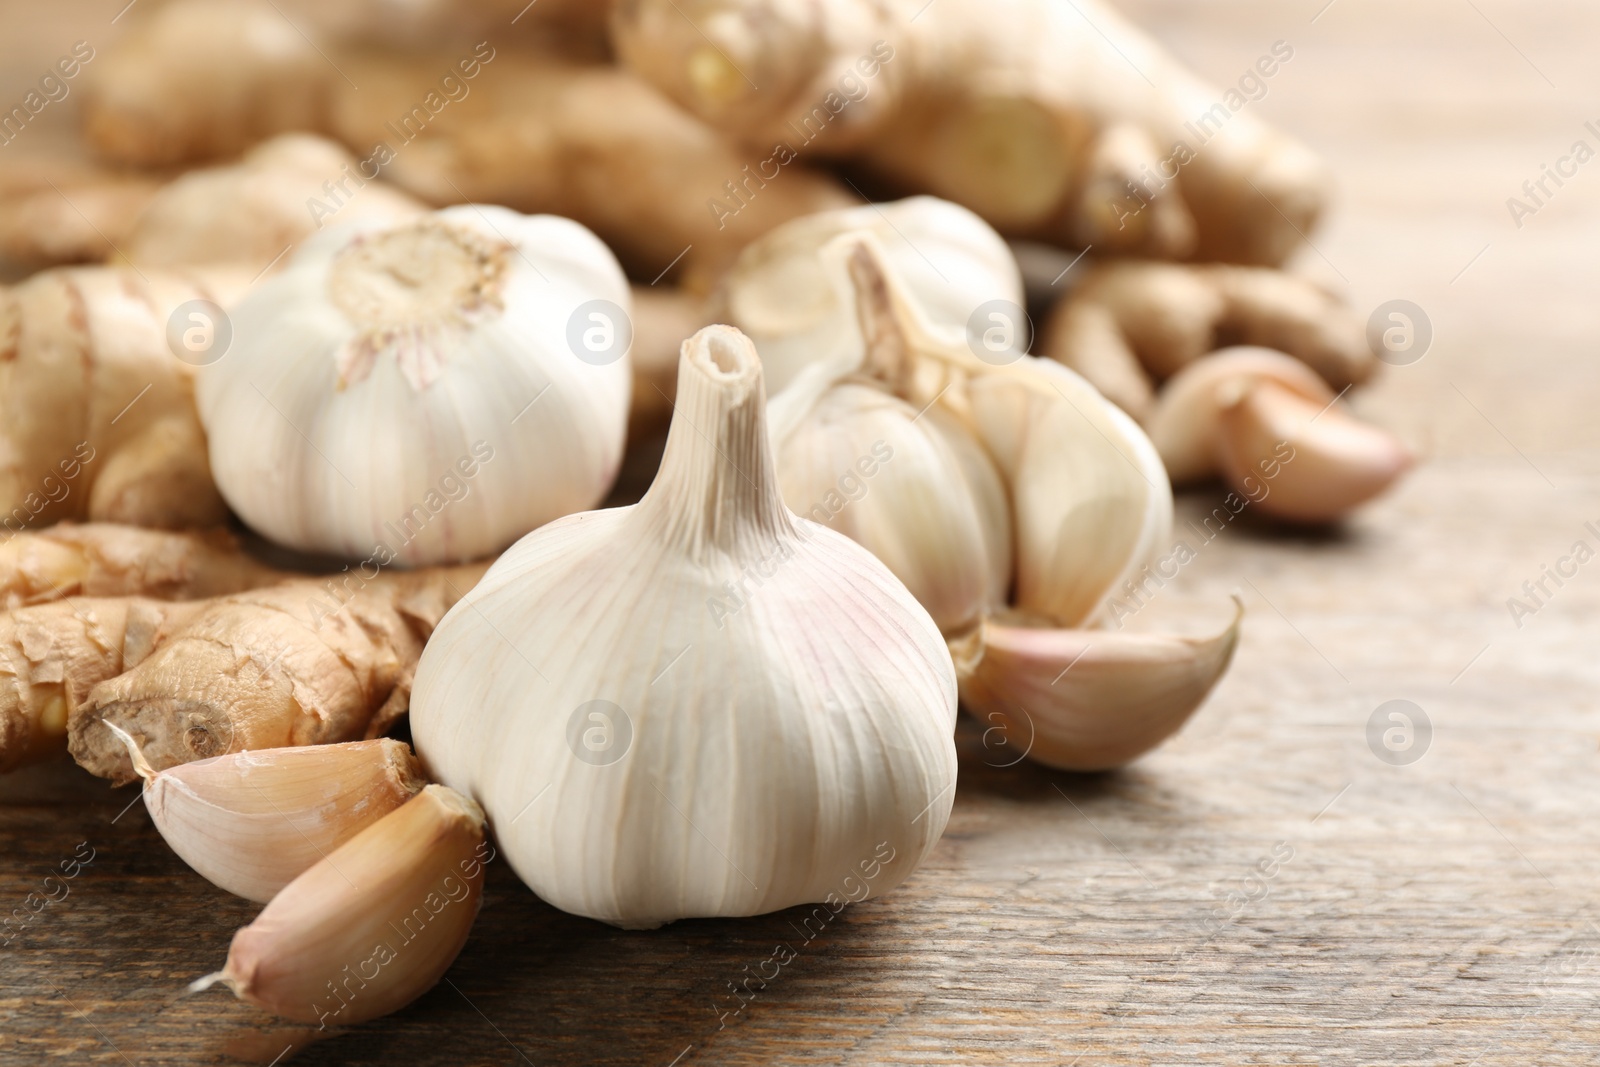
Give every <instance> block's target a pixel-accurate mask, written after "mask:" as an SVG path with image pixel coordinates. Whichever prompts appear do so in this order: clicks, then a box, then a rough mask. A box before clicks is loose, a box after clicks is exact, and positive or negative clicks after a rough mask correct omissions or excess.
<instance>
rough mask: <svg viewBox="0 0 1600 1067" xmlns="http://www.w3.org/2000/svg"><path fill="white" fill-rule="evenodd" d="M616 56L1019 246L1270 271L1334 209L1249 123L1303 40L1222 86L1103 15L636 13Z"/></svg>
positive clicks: (989, 5) (1020, 3)
mask: <svg viewBox="0 0 1600 1067" xmlns="http://www.w3.org/2000/svg"><path fill="white" fill-rule="evenodd" d="M613 41H614V43H615V45H616V48H617V52H618V55H619V56H620V57H621V58H622V60H623V61H624V62H625V63H626V64H627V65H628V66H630V67H631V68H633V69H634V70H636V71H638V72H639V73H640V74H641V75H642V76H644V77H645V78H646V79H648V80H649V81H650V82H651V83H652V84H654V85H655V86H657V87H658V88H660V89H661V90H662V91H663V92H665V93H666V94H667V95H668V96H670V97H672V99H674V100H676V101H677V102H678V103H680V104H682V105H683V106H684V107H686V108H688V109H689V110H691V111H693V112H694V113H695V114H697V115H699V116H701V117H702V118H704V119H705V120H707V121H708V122H710V123H711V124H712V125H714V126H716V127H717V128H718V129H720V130H723V131H725V132H727V133H729V134H731V135H733V136H734V137H736V138H737V139H739V140H740V141H742V142H743V143H745V144H749V145H751V146H752V147H761V148H769V147H770V146H771V145H772V144H773V143H774V142H784V143H787V144H788V145H790V146H791V147H792V148H794V149H796V150H800V151H802V152H803V153H805V154H806V155H811V156H826V157H829V158H833V159H843V160H851V161H856V162H859V163H860V164H861V165H862V166H864V167H865V168H866V169H868V170H870V171H873V172H875V173H876V174H877V176H879V177H880V179H882V180H884V181H886V182H888V183H890V184H892V185H893V186H895V187H896V191H897V192H899V193H918V192H925V193H932V194H933V195H935V196H941V197H943V198H945V199H947V200H954V201H956V202H958V203H961V204H964V205H966V206H967V207H969V208H971V209H973V210H974V211H976V212H977V213H978V214H980V215H982V216H983V217H984V218H985V219H987V220H988V221H989V222H990V223H991V224H993V225H994V226H995V227H996V228H997V229H999V230H1001V231H1002V232H1004V233H1006V234H1008V235H1011V236H1015V237H1032V238H1036V239H1039V240H1046V241H1051V242H1054V243H1059V244H1068V245H1074V246H1077V247H1085V246H1093V247H1094V248H1095V249H1096V250H1097V251H1100V252H1119V253H1125V254H1138V255H1147V256H1155V257H1160V258H1168V259H1172V258H1197V259H1208V260H1210V259H1218V260H1226V261H1231V262H1239V263H1256V264H1274V265H1275V264H1278V263H1281V262H1282V261H1283V260H1284V259H1285V258H1286V257H1287V256H1288V255H1289V253H1290V252H1292V251H1293V250H1294V249H1295V248H1297V247H1298V246H1299V245H1300V243H1301V242H1302V240H1303V234H1304V233H1305V232H1308V231H1309V230H1310V228H1311V227H1312V225H1313V224H1314V223H1315V221H1316V219H1317V216H1318V215H1319V214H1320V212H1321V209H1322V206H1323V202H1324V200H1325V197H1326V185H1327V180H1326V174H1325V170H1324V167H1323V165H1322V164H1321V162H1320V161H1319V160H1318V159H1317V158H1316V157H1315V156H1314V155H1313V154H1312V153H1311V152H1310V151H1309V150H1308V149H1306V148H1305V147H1304V146H1302V145H1301V144H1299V143H1298V142H1296V141H1294V140H1292V139H1290V138H1289V137H1286V136H1284V135H1283V134H1280V133H1278V132H1277V131H1275V130H1273V129H1271V128H1270V127H1268V126H1267V125H1266V124H1265V123H1263V122H1261V121H1260V120H1259V119H1258V118H1256V116H1255V115H1254V114H1253V113H1252V112H1251V108H1250V100H1251V99H1252V98H1253V99H1259V98H1260V95H1261V94H1263V93H1264V92H1265V91H1266V89H1267V87H1268V86H1269V84H1270V82H1269V81H1268V80H1267V79H1270V78H1272V77H1274V76H1276V75H1278V73H1279V70H1280V68H1281V67H1282V65H1283V64H1284V63H1287V62H1289V61H1290V60H1292V59H1293V56H1294V49H1293V46H1292V45H1290V44H1288V43H1287V42H1283V41H1279V42H1276V43H1274V44H1272V45H1271V46H1269V47H1264V48H1263V49H1262V51H1261V55H1260V56H1259V57H1258V58H1257V59H1256V62H1255V63H1254V64H1252V65H1250V66H1249V67H1248V68H1247V69H1246V71H1245V72H1244V74H1242V75H1241V77H1240V80H1239V84H1238V86H1237V87H1228V88H1216V87H1213V86H1210V85H1207V84H1205V83H1204V82H1202V81H1201V80H1199V79H1198V78H1196V77H1195V76H1194V75H1192V74H1190V73H1189V72H1188V71H1187V70H1186V69H1184V68H1183V67H1182V66H1181V65H1180V64H1179V63H1177V62H1176V61H1174V60H1173V59H1172V58H1171V57H1170V56H1169V55H1167V53H1166V52H1165V51H1164V50H1163V49H1162V48H1161V47H1160V46H1159V45H1157V44H1156V43H1155V42H1154V41H1152V40H1151V39H1150V38H1149V37H1147V36H1146V35H1145V34H1143V33H1142V32H1140V31H1139V30H1138V29H1136V28H1135V27H1134V26H1133V25H1131V24H1130V23H1128V22H1127V21H1126V20H1125V19H1123V18H1121V17H1120V16H1118V15H1117V13H1116V12H1114V11H1112V10H1110V9H1109V8H1108V7H1106V6H1105V5H1104V4H1102V3H1100V2H1097V0H1072V2H1061V0H938V2H937V3H933V4H929V3H926V0H628V2H626V3H621V4H619V5H618V6H617V11H616V15H615V19H614V23H613ZM1246 92H1248V94H1249V96H1246V95H1245V94H1246Z"/></svg>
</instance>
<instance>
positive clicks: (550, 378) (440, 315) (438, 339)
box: [198, 206, 631, 565]
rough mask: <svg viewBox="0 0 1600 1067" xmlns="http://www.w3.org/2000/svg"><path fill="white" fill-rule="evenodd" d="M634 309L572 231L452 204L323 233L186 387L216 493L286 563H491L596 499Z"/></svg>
mask: <svg viewBox="0 0 1600 1067" xmlns="http://www.w3.org/2000/svg"><path fill="white" fill-rule="evenodd" d="M628 300H629V297H628V287H627V284H626V282H625V280H624V279H623V276H622V271H621V269H620V268H619V267H618V266H617V262H616V259H615V258H614V257H613V256H612V255H611V253H610V251H608V250H607V249H606V247H605V246H604V245H603V244H601V243H600V241H599V239H598V238H596V237H595V236H594V235H593V234H591V233H590V232H589V231H588V230H586V229H584V228H583V227H582V226H579V225H578V224H577V223H575V222H570V221H568V220H566V219H560V218H554V217H550V216H535V217H526V216H522V215H518V214H516V213H515V212H512V211H509V210H506V209H504V208H494V207H476V206H465V207H454V208H447V209H445V210H443V211H439V212H435V213H432V214H428V215H422V216H418V217H416V218H413V219H407V220H404V221H401V222H396V223H370V222H364V223H356V224H353V225H348V226H337V227H329V228H328V229H327V230H325V231H323V232H322V233H321V234H319V235H317V236H316V237H314V238H313V239H312V240H310V241H309V242H307V244H306V245H305V246H304V247H303V248H302V249H301V251H300V252H299V253H298V255H297V256H296V257H295V259H294V261H293V262H292V263H291V264H290V265H289V267H288V268H287V269H285V270H284V271H283V272H282V273H281V274H278V275H276V276H274V277H271V278H269V279H267V280H266V281H264V282H262V283H261V284H260V285H259V287H257V288H256V289H255V290H254V291H253V292H252V293H251V294H250V295H249V296H247V297H246V298H245V299H244V300H243V301H241V302H240V304H239V305H238V306H237V307H236V308H235V309H234V310H233V312H232V332H233V346H232V348H231V350H229V351H227V352H226V353H225V354H224V355H223V356H222V357H221V359H220V360H219V361H218V362H217V363H215V364H213V365H211V366H209V367H206V368H204V369H203V370H202V372H201V374H200V380H199V386H198V400H199V407H200V415H201V419H202V421H203V422H204V423H205V426H206V432H207V436H208V438H209V441H210V452H211V468H212V471H213V473H214V474H215V476H216V480H217V485H218V486H219V487H220V488H221V490H222V494H223V496H224V497H225V498H226V499H227V501H228V503H229V504H230V505H232V507H233V509H234V510H235V511H237V512H238V513H239V515H240V517H241V518H243V519H244V521H245V522H246V523H248V524H249V525H250V526H251V527H253V528H254V529H255V530H257V531H258V532H260V533H262V534H265V535H266V536H267V537H270V538H272V539H273V540H275V541H278V542H280V543H282V544H285V545H289V546H291V547H293V548H298V549H302V550H307V551H314V552H325V553H333V554H338V555H341V556H346V557H352V558H354V557H362V556H367V555H369V554H371V556H372V557H373V559H374V562H376V563H377V564H379V565H383V564H386V563H389V562H391V561H398V562H400V563H402V564H406V565H414V564H422V563H439V562H449V561H461V560H466V559H471V558H474V557H477V556H482V555H484V554H486V553H489V552H493V551H495V550H497V549H499V548H501V547H503V546H504V545H506V544H507V543H509V542H510V541H511V540H513V539H514V538H516V537H518V536H520V535H522V534H524V533H526V532H528V531H529V530H531V529H533V528H535V527H537V526H540V525H542V524H543V523H546V522H549V521H550V520H551V519H554V518H556V517H558V516H561V515H566V514H570V513H571V512H574V511H577V510H580V509H582V508H586V507H592V506H593V505H594V504H596V503H597V502H598V501H599V500H600V499H601V498H602V497H603V496H604V495H605V492H606V490H607V489H608V488H609V486H610V484H611V481H612V478H613V477H614V476H615V474H616V470H617V466H618V463H619V462H620V459H621V454H622V438H623V431H624V426H625V423H626V420H627V414H628V393H629V384H630V371H629V364H628V360H627V358H626V351H625V349H626V347H627V344H628V339H629V336H630V334H631V331H630V329H629V326H628V323H627V321H626V316H627V314H628V311H627V308H628Z"/></svg>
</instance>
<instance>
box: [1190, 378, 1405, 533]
mask: <svg viewBox="0 0 1600 1067" xmlns="http://www.w3.org/2000/svg"><path fill="white" fill-rule="evenodd" d="M1230 390H1231V391H1230ZM1219 426H1220V430H1221V435H1220V442H1221V445H1220V452H1221V461H1222V469H1223V472H1224V474H1225V475H1226V477H1227V478H1228V481H1229V482H1230V483H1231V484H1233V485H1234V486H1235V487H1241V491H1244V490H1246V489H1249V488H1250V486H1252V485H1254V486H1255V487H1256V489H1257V492H1254V493H1251V494H1250V497H1251V500H1252V501H1254V504H1255V506H1256V507H1258V508H1260V509H1261V510H1262V511H1263V512H1265V513H1266V514H1269V515H1274V516H1276V517H1278V518H1280V519H1288V520H1290V521H1292V522H1306V523H1318V522H1332V521H1334V520H1335V519H1338V518H1339V517H1340V516H1342V515H1344V514H1345V513H1346V512H1348V511H1350V510H1352V509H1353V508H1355V507H1357V506H1359V505H1361V504H1363V503H1365V502H1366V501H1368V500H1370V499H1372V498H1373V497H1375V496H1377V495H1378V494H1379V493H1381V492H1383V491H1384V490H1385V489H1387V488H1388V487H1389V486H1390V485H1392V484H1393V483H1394V481H1395V480H1396V479H1397V478H1399V477H1400V475H1401V474H1403V473H1405V471H1406V470H1408V469H1409V468H1410V467H1411V465H1412V463H1413V462H1414V459H1413V457H1412V455H1411V451H1410V450H1409V449H1407V448H1406V446H1405V445H1404V444H1402V443H1401V441H1400V439H1399V438H1397V437H1395V436H1394V435H1393V434H1391V433H1389V432H1388V431H1387V430H1383V429H1380V428H1379V427H1376V426H1372V425H1369V424H1367V423H1364V422H1361V421H1360V420H1359V419H1356V418H1355V417H1354V416H1352V415H1350V414H1348V413H1347V412H1345V411H1344V410H1343V409H1341V408H1340V407H1338V406H1337V405H1336V404H1335V403H1334V402H1333V401H1331V400H1330V401H1328V402H1327V403H1320V404H1319V403H1318V402H1317V401H1316V400H1308V399H1306V398H1305V397H1303V396H1300V395H1298V394H1296V393H1294V392H1292V391H1291V390H1289V389H1286V388H1284V387H1283V386H1281V385H1278V384H1277V383H1275V382H1271V381H1257V382H1254V383H1248V384H1247V383H1234V384H1233V385H1232V386H1230V387H1225V389H1224V394H1223V396H1222V397H1221V398H1220V400H1219ZM1247 479H1248V480H1247ZM1261 489H1264V490H1265V492H1264V494H1263V493H1260V490H1261Z"/></svg>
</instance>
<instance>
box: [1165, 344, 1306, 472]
mask: <svg viewBox="0 0 1600 1067" xmlns="http://www.w3.org/2000/svg"><path fill="white" fill-rule="evenodd" d="M1257 381H1268V382H1274V383H1276V384H1277V385H1280V386H1282V387H1283V388H1285V389H1287V390H1288V391H1290V392H1291V393H1294V394H1295V395H1297V396H1301V397H1304V398H1305V399H1307V400H1313V401H1316V404H1317V406H1318V407H1322V406H1323V405H1325V404H1329V403H1331V402H1332V401H1333V396H1334V393H1333V390H1332V389H1330V388H1329V387H1328V384H1327V383H1326V382H1324V381H1323V380H1322V378H1321V377H1320V376H1319V375H1318V374H1317V372H1316V371H1314V370H1312V369H1311V368H1310V367H1308V366H1306V365H1305V364H1304V363H1302V362H1301V361H1300V360H1298V359H1295V358H1293V357H1292V356H1287V355H1285V354H1284V353H1282V352H1279V351H1276V350H1275V349H1271V348H1259V347H1256V346H1252V345H1240V346H1238V347H1235V348H1224V349H1221V350H1220V351H1218V352H1215V353H1213V354H1211V355H1209V356H1204V357H1202V358H1201V359H1197V360H1195V361H1194V362H1193V363H1191V364H1189V365H1188V366H1187V367H1185V368H1184V369H1183V370H1181V371H1179V372H1178V373H1177V374H1175V375H1173V376H1172V378H1171V379H1169V380H1168V381H1167V384H1166V385H1165V386H1163V387H1162V390H1161V395H1160V397H1159V398H1158V399H1157V401H1156V405H1155V410H1154V411H1152V412H1151V413H1150V416H1149V418H1148V419H1147V420H1146V421H1145V429H1146V430H1148V431H1149V433H1150V440H1151V441H1152V442H1153V443H1154V444H1155V446H1156V451H1157V452H1159V453H1160V454H1161V462H1162V463H1164V464H1165V465H1166V468H1167V477H1169V478H1171V479H1172V483H1173V484H1174V485H1184V484H1187V483H1190V482H1197V481H1201V480H1203V479H1206V478H1210V477H1213V476H1215V475H1217V474H1218V473H1220V471H1221V455H1220V452H1219V441H1220V437H1221V429H1220V426H1219V422H1220V417H1221V416H1220V405H1221V401H1220V399H1219V398H1220V397H1221V396H1222V395H1223V393H1224V392H1225V388H1226V387H1227V386H1229V385H1230V384H1231V383H1238V382H1245V383H1248V382H1257Z"/></svg>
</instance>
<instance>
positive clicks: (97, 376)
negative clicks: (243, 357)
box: [0, 267, 230, 534]
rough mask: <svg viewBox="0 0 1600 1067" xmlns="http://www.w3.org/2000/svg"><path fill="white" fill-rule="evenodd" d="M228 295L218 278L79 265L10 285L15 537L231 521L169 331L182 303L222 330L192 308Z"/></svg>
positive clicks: (10, 525) (9, 509)
mask: <svg viewBox="0 0 1600 1067" xmlns="http://www.w3.org/2000/svg"><path fill="white" fill-rule="evenodd" d="M228 286H229V283H228V282H227V281H225V280H221V279H220V276H208V277H206V278H205V279H202V278H201V277H200V276H199V275H193V274H188V273H180V272H161V271H153V270H146V271H141V270H139V269H137V268H134V267H69V268H61V269H57V270H50V271H46V272H44V273H42V274H37V275H35V276H34V277H32V278H30V279H28V280H27V281H25V282H23V283H21V284H20V285H16V286H13V287H11V288H8V289H0V527H3V528H4V533H5V534H14V533H17V532H18V531H21V530H23V529H37V528H38V527H41V526H46V525H48V524H50V523H52V522H58V521H61V520H63V519H91V520H95V521H104V522H125V523H131V524H133V525H137V526H157V527H165V528H177V527H186V526H212V525H216V524H217V523H220V522H221V521H222V520H223V518H224V517H225V516H226V514H227V512H226V509H225V508H224V507H223V503H222V498H221V497H220V496H219V495H218V494H217V491H216V488H215V486H213V485H212V481H211V469H210V466H209V464H208V462H207V460H206V448H205V437H204V434H203V432H202V431H201V428H200V422H199V418H198V417H197V416H196V414H195V409H194V372H195V369H196V368H195V365H194V364H193V363H191V362H189V361H188V360H185V359H179V358H178V357H177V355H176V354H175V353H174V349H173V347H172V346H171V345H170V344H169V340H168V330H169V323H170V322H171V321H172V320H173V318H174V313H176V312H179V311H180V308H181V307H183V306H185V305H189V306H190V308H191V309H195V310H196V311H197V313H198V314H200V315H201V319H200V320H186V321H195V322H197V323H200V324H201V326H204V328H206V329H210V328H213V327H215V326H216V325H217V324H216V323H215V321H214V320H215V319H216V317H217V316H216V315H215V313H214V312H209V311H206V310H204V309H196V306H195V305H192V304H191V302H192V301H197V300H205V301H209V302H210V304H212V305H220V304H224V303H226V302H227V301H228V299H229V297H230V290H229V287H228ZM178 318H180V319H184V316H183V315H181V314H180V315H178ZM207 324H209V325H207ZM197 328H200V327H198V326H197ZM212 336H215V335H214V334H213V335H212ZM196 358H204V353H203V351H201V352H200V353H198V354H197V356H196Z"/></svg>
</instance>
